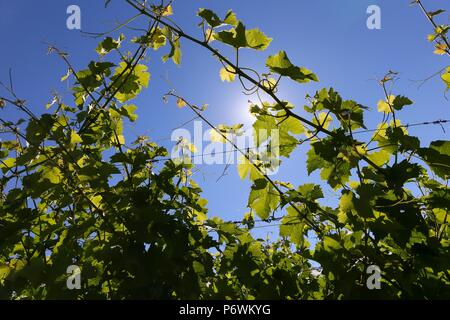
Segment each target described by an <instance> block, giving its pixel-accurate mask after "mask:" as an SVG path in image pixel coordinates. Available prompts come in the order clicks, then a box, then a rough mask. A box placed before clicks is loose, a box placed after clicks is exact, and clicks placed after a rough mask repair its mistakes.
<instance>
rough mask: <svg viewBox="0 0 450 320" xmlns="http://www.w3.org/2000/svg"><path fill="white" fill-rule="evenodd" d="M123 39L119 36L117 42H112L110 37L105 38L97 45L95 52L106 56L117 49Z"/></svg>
mask: <svg viewBox="0 0 450 320" xmlns="http://www.w3.org/2000/svg"><path fill="white" fill-rule="evenodd" d="M124 39H125V37H124V36H123V35H122V34H121V35H120V36H119V38H118V39H117V40H114V39H113V38H111V37H107V38H105V40H103V41H102V42H100V43H99V45H98V46H97V48H96V49H95V51H97V53H98V54H99V55H101V56H104V55H106V54H107V53H109V52H111V51H112V50H114V49H119V48H120V45H121V43H122V41H123V40H124Z"/></svg>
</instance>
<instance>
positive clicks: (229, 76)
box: [220, 66, 236, 82]
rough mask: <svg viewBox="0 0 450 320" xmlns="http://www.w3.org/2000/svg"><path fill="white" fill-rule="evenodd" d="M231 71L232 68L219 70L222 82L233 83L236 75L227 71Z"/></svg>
mask: <svg viewBox="0 0 450 320" xmlns="http://www.w3.org/2000/svg"><path fill="white" fill-rule="evenodd" d="M227 69H228V70H230V69H232V67H229V66H228V67H227V68H225V67H223V68H221V69H220V79H221V80H222V81H227V82H233V81H234V80H235V79H236V73H233V72H229V71H228V70H227Z"/></svg>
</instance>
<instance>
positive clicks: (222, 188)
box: [0, 0, 450, 235]
mask: <svg viewBox="0 0 450 320" xmlns="http://www.w3.org/2000/svg"><path fill="white" fill-rule="evenodd" d="M409 2H410V1H409V0H379V1H376V0H343V1H337V0H314V1H306V0H285V1H265V0H245V1H242V0H241V1H238V0H228V1H224V0H223V1H219V0H195V1H194V0H191V1H188V0H178V1H175V4H174V11H175V15H174V16H173V18H174V19H175V20H177V22H178V24H180V25H181V26H182V27H183V28H184V29H185V31H186V32H188V33H193V34H196V35H198V37H200V36H201V33H200V30H199V29H198V28H197V23H198V22H199V18H198V17H196V11H197V10H198V8H200V7H205V8H210V9H213V10H214V11H216V12H217V13H218V14H219V15H221V16H223V15H224V14H225V12H226V11H227V10H228V9H230V8H232V9H233V10H234V11H235V12H236V13H237V15H238V18H239V19H241V20H243V21H244V23H245V24H246V26H247V27H248V28H254V27H258V28H260V29H261V30H263V31H264V32H265V33H266V34H267V35H268V36H270V37H272V38H274V40H273V42H272V44H271V46H270V47H269V49H268V50H267V51H265V52H263V53H259V52H257V53H255V52H253V51H247V52H245V53H243V54H242V56H241V62H242V63H243V64H246V65H248V66H251V67H254V68H255V69H257V70H260V71H263V70H264V61H265V59H266V57H267V56H268V55H270V54H274V53H276V52H277V51H279V50H285V51H286V52H287V53H288V55H289V57H290V59H291V60H292V61H293V62H294V63H295V64H297V65H301V66H304V67H307V68H309V69H311V70H313V71H314V72H315V73H316V74H317V75H318V77H319V79H320V82H319V83H318V84H307V85H298V84H295V83H291V82H289V81H287V80H284V81H283V82H282V83H281V88H280V90H279V96H280V97H282V98H283V99H285V100H289V101H290V102H292V103H293V104H294V105H295V106H297V108H298V111H299V113H300V114H303V113H304V112H303V105H304V103H305V100H304V97H305V94H307V93H309V94H314V92H315V90H317V89H320V88H322V87H330V86H332V87H334V88H335V89H336V90H337V91H339V92H340V93H341V94H342V96H343V97H344V98H347V99H353V100H356V101H358V102H359V103H361V104H364V105H367V106H369V107H371V108H372V110H371V111H370V112H369V113H368V114H367V116H366V121H367V125H368V127H369V128H373V127H375V126H376V124H377V123H378V122H379V121H381V114H379V113H377V111H376V104H377V101H378V100H380V99H381V98H382V97H383V92H382V90H381V88H380V87H379V85H378V84H377V82H376V81H375V80H374V79H380V78H381V77H382V76H383V75H384V74H385V73H386V72H387V71H388V70H395V71H398V72H399V73H400V75H399V76H400V80H399V81H398V83H397V84H396V86H395V89H394V92H393V93H394V94H403V95H406V96H408V97H409V98H410V99H412V100H413V101H414V102H415V104H414V105H413V106H412V107H409V108H407V109H405V111H403V112H402V113H401V114H400V118H401V119H402V122H403V123H414V122H422V121H429V120H436V119H444V118H450V112H449V110H450V109H449V108H450V103H449V101H447V100H446V99H445V98H444V95H443V93H444V85H443V84H442V82H441V81H440V80H439V79H438V78H434V79H432V80H430V81H428V82H427V83H426V84H425V85H423V86H422V87H421V88H420V89H418V86H417V83H415V82H414V81H413V80H419V79H424V78H427V77H428V76H430V75H432V74H433V73H435V72H437V71H438V70H440V69H442V68H443V67H445V66H446V65H447V64H448V57H446V56H436V55H434V54H433V53H432V52H433V47H432V45H431V44H430V43H428V42H427V41H426V36H427V34H428V33H431V27H430V24H429V22H428V21H427V20H426V19H425V17H424V16H423V14H422V13H421V12H420V10H419V8H417V7H412V6H410V5H409ZM71 4H76V5H79V6H80V8H81V13H82V30H83V31H86V32H101V31H107V30H110V29H113V28H114V27H115V26H116V24H117V21H124V20H125V19H127V18H128V17H131V16H132V15H134V13H135V12H134V11H133V9H132V8H130V7H129V6H128V5H127V4H125V3H124V1H119V0H112V1H111V5H110V6H109V7H108V8H107V9H105V8H104V7H103V1H102V0H97V1H92V0H79V1H76V0H72V1H66V0H58V1H54V0H53V1H52V0H41V1H30V0H29V1H1V2H0V13H1V16H2V18H1V19H0V38H1V39H2V48H1V49H0V61H1V64H0V80H2V81H4V82H7V81H8V70H9V68H12V70H13V79H14V87H15V90H16V92H17V93H18V94H19V96H20V97H21V98H24V99H26V100H27V101H28V105H29V107H30V108H31V109H32V110H33V111H34V112H36V113H39V112H45V107H44V106H45V104H46V103H48V102H50V100H51V92H52V90H57V91H58V92H59V93H60V94H62V95H63V97H64V101H65V102H66V103H69V102H70V101H71V100H70V98H71V96H70V91H69V90H68V87H67V85H66V84H64V83H61V82H60V80H59V79H60V77H61V76H62V75H63V74H65V73H66V68H65V66H64V64H63V62H62V61H61V60H59V59H58V58H57V57H56V56H54V55H47V54H46V50H47V47H46V45H45V44H44V43H43V42H51V43H53V44H54V45H56V46H57V47H59V48H60V49H62V50H64V51H66V52H68V53H69V54H70V60H71V61H72V63H73V65H74V67H75V68H76V69H81V68H84V67H86V66H87V64H88V63H89V61H90V60H93V59H96V53H95V50H94V49H95V47H96V45H97V42H98V41H99V39H92V38H89V37H86V36H85V35H83V34H81V33H80V32H79V31H73V30H68V29H67V28H66V19H67V17H68V15H67V14H66V8H67V7H68V6H69V5H71ZM372 4H376V5H379V6H380V8H381V10H382V11H381V12H382V29H381V30H369V29H367V27H366V19H367V17H368V15H367V13H366V9H367V7H368V6H369V5H372ZM424 4H425V5H426V6H427V7H428V8H429V10H434V9H437V8H443V9H447V10H449V9H450V3H449V1H448V0H433V1H431V0H430V1H427V0H425V1H424ZM142 22H143V21H141V23H142ZM125 33H126V34H128V35H129V34H131V33H133V32H130V31H126V30H125ZM182 49H183V62H182V65H181V66H180V67H177V66H174V65H173V64H171V63H166V64H163V63H162V62H161V61H160V59H159V57H160V55H161V54H160V53H151V54H150V61H149V63H148V65H149V70H150V72H151V73H152V80H151V82H150V86H149V88H148V89H147V90H145V91H144V92H143V93H142V94H141V96H140V97H139V98H138V99H136V100H135V101H134V103H135V104H136V105H137V106H138V107H139V109H138V111H137V113H138V115H139V119H138V121H137V123H136V124H132V125H127V129H129V135H127V138H129V139H133V138H134V137H135V134H136V135H140V134H146V135H148V136H150V137H151V139H153V140H156V141H159V142H160V143H161V144H162V145H165V146H166V147H168V148H170V147H171V145H172V144H173V143H171V142H170V139H168V138H169V137H170V135H171V130H172V128H174V127H177V126H179V125H180V124H182V123H184V122H185V121H188V120H190V119H192V118H193V116H194V115H193V114H192V113H191V112H190V111H189V110H188V109H181V110H180V109H178V108H176V107H175V105H174V103H170V104H163V102H162V95H163V94H164V93H166V92H167V91H169V90H170V89H172V86H171V85H169V84H168V83H167V82H166V81H164V78H169V79H170V82H171V84H172V85H173V86H174V87H175V88H176V90H177V92H178V93H179V94H180V95H182V96H184V97H185V98H186V99H188V100H189V101H192V102H193V103H196V104H203V103H207V104H209V108H208V110H207V111H206V113H205V116H206V117H207V118H208V119H209V120H210V121H211V122H213V123H214V124H222V123H225V124H234V123H245V124H246V125H247V126H248V125H249V124H250V120H251V119H250V117H249V116H248V114H247V109H248V104H247V100H248V99H249V98H248V97H247V96H245V95H243V94H242V93H241V91H242V89H241V87H240V86H239V84H238V83H233V84H228V83H222V82H221V80H220V77H219V69H220V65H219V63H218V62H217V60H216V59H214V58H213V57H212V56H211V55H210V54H209V53H208V52H206V51H205V50H204V49H201V48H197V47H194V46H193V45H192V44H190V43H188V42H182ZM3 93H4V92H2V94H3ZM1 116H2V117H16V116H17V115H16V114H14V113H12V112H8V111H2V115H1ZM204 127H205V128H206V126H204ZM186 128H188V129H191V128H192V124H189V125H186ZM447 129H448V130H447V133H444V132H443V131H442V129H441V128H440V127H438V126H426V127H416V128H411V129H410V130H409V131H410V134H412V135H416V136H420V137H421V139H422V143H423V144H424V145H427V144H428V143H429V142H430V141H433V140H439V139H441V140H442V139H448V138H449V131H450V128H449V127H448V126H447ZM306 150H307V149H305V148H303V147H302V148H299V149H298V150H296V151H295V153H294V154H293V155H292V156H291V158H290V159H288V160H285V161H284V163H283V165H282V167H281V170H280V171H279V174H278V175H277V176H276V179H280V180H287V181H290V182H292V183H294V184H295V185H299V184H303V183H307V182H310V181H311V180H313V181H318V180H317V177H316V176H313V177H311V178H310V177H308V176H307V173H306V168H305V152H306ZM199 169H200V171H199V172H198V173H196V175H195V179H196V180H197V182H198V183H199V184H200V185H201V187H202V188H203V189H204V197H205V198H207V199H208V200H209V205H208V207H209V209H210V215H219V216H221V217H224V218H226V219H241V218H242V216H243V214H244V213H245V212H246V211H247V209H246V203H247V197H248V193H249V188H250V183H249V182H247V181H240V179H239V177H238V175H237V172H236V168H235V167H234V166H232V167H231V168H229V170H228V172H227V175H226V176H224V177H222V178H221V179H220V180H219V182H216V180H217V179H218V178H219V177H220V176H221V174H222V171H223V169H224V167H223V166H220V165H215V166H207V165H203V166H200V167H199ZM325 195H326V197H327V199H328V201H330V202H331V203H332V202H333V199H335V198H336V197H337V196H336V195H335V194H334V192H333V191H332V190H330V189H329V188H325ZM266 231H267V230H265V231H258V232H259V233H260V234H261V235H262V234H263V232H266Z"/></svg>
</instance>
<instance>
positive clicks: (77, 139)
mask: <svg viewBox="0 0 450 320" xmlns="http://www.w3.org/2000/svg"><path fill="white" fill-rule="evenodd" d="M82 142H83V139H81V137H80V136H79V135H78V133H76V132H75V131H74V130H72V131H71V132H70V144H72V145H74V144H77V143H82Z"/></svg>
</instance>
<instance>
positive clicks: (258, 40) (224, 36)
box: [214, 22, 272, 50]
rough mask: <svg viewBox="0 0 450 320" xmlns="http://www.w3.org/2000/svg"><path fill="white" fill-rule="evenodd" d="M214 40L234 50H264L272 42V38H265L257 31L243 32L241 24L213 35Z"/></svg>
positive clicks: (243, 28) (243, 27)
mask: <svg viewBox="0 0 450 320" xmlns="http://www.w3.org/2000/svg"><path fill="white" fill-rule="evenodd" d="M214 39H216V40H218V41H220V42H223V43H225V44H228V45H230V46H232V47H234V48H236V49H238V48H251V49H255V50H265V49H266V48H267V47H268V46H269V44H270V43H271V42H272V38H269V37H267V36H266V35H265V34H264V33H263V32H262V31H260V30H259V29H252V30H245V26H244V25H243V24H242V22H238V24H237V26H236V27H235V28H233V29H231V30H229V31H228V30H224V31H220V32H218V33H217V34H214Z"/></svg>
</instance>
